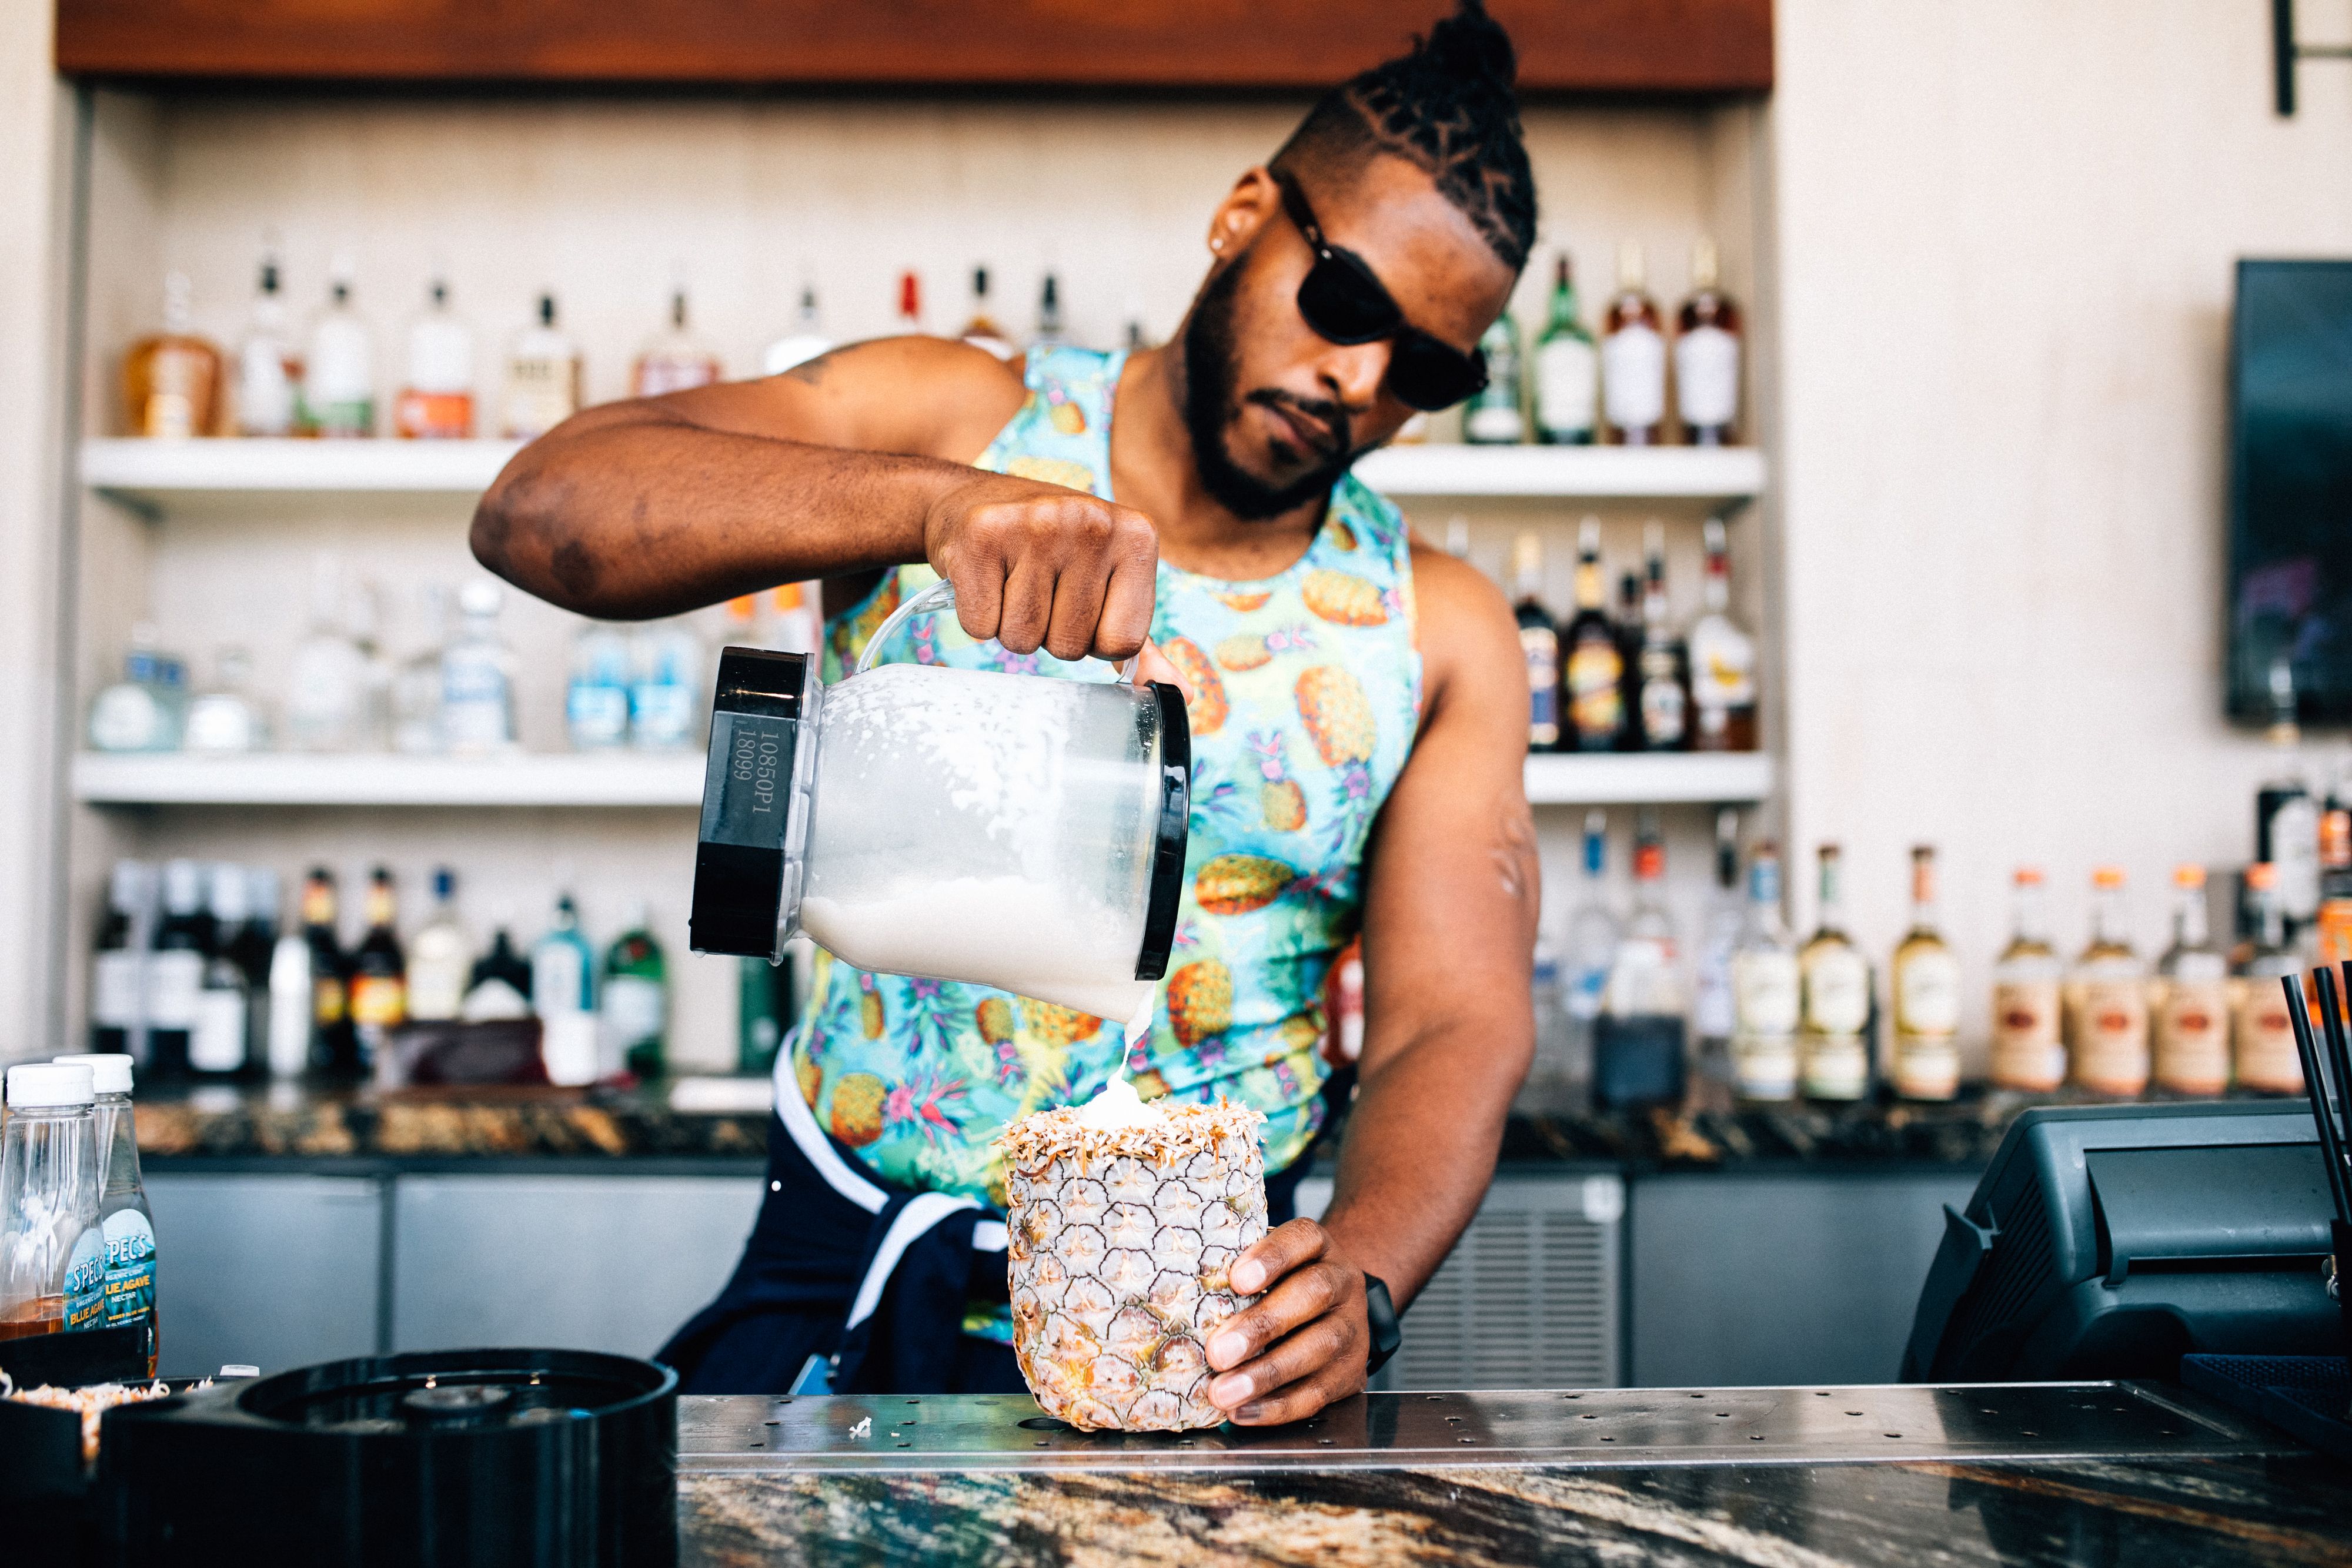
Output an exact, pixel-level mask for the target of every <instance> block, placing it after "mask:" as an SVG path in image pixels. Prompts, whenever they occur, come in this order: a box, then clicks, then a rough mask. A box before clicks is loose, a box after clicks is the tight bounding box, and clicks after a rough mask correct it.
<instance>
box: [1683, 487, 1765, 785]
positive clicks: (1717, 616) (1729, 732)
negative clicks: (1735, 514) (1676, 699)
mask: <svg viewBox="0 0 2352 1568" xmlns="http://www.w3.org/2000/svg"><path fill="white" fill-rule="evenodd" d="M1705 538H1706V589H1705V597H1704V599H1703V600H1702V603H1703V604H1704V605H1705V609H1704V611H1703V612H1702V613H1701V614H1700V616H1699V618H1698V619H1697V620H1696V622H1692V624H1691V629H1690V691H1691V707H1692V709H1693V710H1694V712H1695V714H1696V723H1695V724H1693V726H1692V727H1691V749H1692V750H1694V751H1753V750H1755V749H1756V640H1755V639H1754V638H1753V637H1750V636H1749V635H1748V633H1747V632H1743V631H1741V630H1740V629H1739V627H1738V624H1737V623H1736V622H1733V621H1732V619H1731V549H1730V543H1729V539H1728V538H1727V530H1726V529H1725V528H1724V524H1723V519H1722V518H1721V517H1709V518H1708V519H1707V520H1706V528H1705Z"/></svg>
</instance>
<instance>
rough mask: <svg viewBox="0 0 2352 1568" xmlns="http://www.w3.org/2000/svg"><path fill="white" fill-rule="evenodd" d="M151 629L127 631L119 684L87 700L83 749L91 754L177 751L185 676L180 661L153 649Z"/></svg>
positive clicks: (182, 721) (145, 625)
mask: <svg viewBox="0 0 2352 1568" xmlns="http://www.w3.org/2000/svg"><path fill="white" fill-rule="evenodd" d="M156 639H157V632H156V631H155V628H154V627H153V626H152V625H151V624H149V623H148V622H143V621H142V622H139V623H138V624H137V625H135V626H133V627H131V647H130V649H129V651H128V652H126V653H124V654H123V656H122V679H121V680H119V681H117V682H115V683H114V684H113V685H110V686H108V687H106V688H104V689H103V690H101V691H100V693H99V694H98V695H97V696H95V697H93V698H92V699H90V705H89V746H90V749H91V750H93V751H177V750H178V749H179V748H180V742H181V739H182V737H184V734H185V732H186V726H187V713H188V689H187V673H186V670H185V668H184V666H183V665H182V664H181V663H180V661H179V660H177V659H176V658H173V656H172V655H171V654H169V653H164V652H163V650H162V649H161V648H159V647H157V646H156Z"/></svg>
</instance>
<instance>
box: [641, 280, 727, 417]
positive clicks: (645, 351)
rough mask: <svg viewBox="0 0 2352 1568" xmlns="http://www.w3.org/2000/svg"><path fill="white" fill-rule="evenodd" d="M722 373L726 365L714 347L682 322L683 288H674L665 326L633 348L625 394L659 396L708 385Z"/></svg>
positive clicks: (684, 295)
mask: <svg viewBox="0 0 2352 1568" xmlns="http://www.w3.org/2000/svg"><path fill="white" fill-rule="evenodd" d="M726 377H727V367H726V366H725V365H723V364H721V363H720V362H719V355H718V353H717V351H716V350H713V349H712V348H711V347H710V345H709V344H708V343H706V342H704V341H703V340H701V339H699V338H698V337H696V336H695V335H694V333H693V331H692V330H691V329H689V328H688V326H687V324H686V290H685V289H683V288H680V289H677V290H674V291H673V292H672V293H671V295H670V297H669V324H668V326H667V328H666V329H664V330H662V331H659V332H656V333H655V334H654V335H653V337H652V338H651V339H649V340H646V346H645V347H644V348H642V349H640V350H638V351H637V362H636V364H635V367H634V368H633V369H632V370H631V371H630V372H629V395H630V396H631V397H660V396H661V395H662V394H663V393H665V392H688V391H691V390H692V389H694V388H696V387H707V386H710V385H713V384H715V383H717V382H721V381H724V380H725V379H726Z"/></svg>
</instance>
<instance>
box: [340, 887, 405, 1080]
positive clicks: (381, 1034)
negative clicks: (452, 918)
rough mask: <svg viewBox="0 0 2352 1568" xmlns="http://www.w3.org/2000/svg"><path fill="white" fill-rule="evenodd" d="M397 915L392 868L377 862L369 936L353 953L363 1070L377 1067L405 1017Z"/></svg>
mask: <svg viewBox="0 0 2352 1568" xmlns="http://www.w3.org/2000/svg"><path fill="white" fill-rule="evenodd" d="M396 914H397V909H396V907H395V905H394V898H393V891H392V872H391V870H390V869H389V868H388V867H384V866H378V867H376V868H375V871H374V872H373V874H371V875H370V876H369V878H368V897H367V922H368V929H367V936H365V937H363V938H362V939H361V942H360V945H359V946H358V947H356V948H354V949H353V950H352V983H351V1007H352V1030H353V1032H354V1033H355V1034H356V1036H357V1037H358V1040H359V1058H360V1071H362V1074H371V1073H373V1072H374V1071H375V1070H376V1063H377V1061H379V1060H380V1059H381V1057H382V1054H383V1050H384V1047H385V1045H386V1043H387V1042H388V1041H389V1040H390V1039H391V1036H392V1031H393V1030H395V1029H397V1028H399V1027H400V1026H401V1025H402V1024H403V1023H404V1022H406V1021H407V1019H408V959H407V956H406V955H405V954H404V953H403V952H402V951H401V946H400V934H399V931H398V930H397V928H396V925H395V915H396Z"/></svg>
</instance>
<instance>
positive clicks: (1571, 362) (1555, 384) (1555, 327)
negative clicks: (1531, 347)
mask: <svg viewBox="0 0 2352 1568" xmlns="http://www.w3.org/2000/svg"><path fill="white" fill-rule="evenodd" d="M1582 318H1583V312H1582V311H1581V310H1580V309H1579V308H1578V307H1577V303H1576V283H1575V280H1574V279H1573V277H1571V276H1570V271H1569V263H1568V252H1566V251H1561V252H1560V253H1559V259H1558V260H1557V261H1555V262H1554V263H1553V264H1552V279H1551V309H1550V313H1549V316H1548V318H1547V319H1546V320H1545V322H1544V329H1543V336H1542V337H1540V338H1538V339H1537V340H1536V438H1537V439H1538V441H1541V442H1543V443H1545V444H1547V445H1551V446H1589V445H1591V444H1592V438H1593V424H1594V420H1595V417H1596V416H1597V415H1598V413H1599V412H1600V405H1601V351H1600V350H1598V349H1596V348H1595V347H1594V346H1593V343H1592V334H1591V332H1589V331H1587V330H1585V327H1584V321H1583V319H1582Z"/></svg>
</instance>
